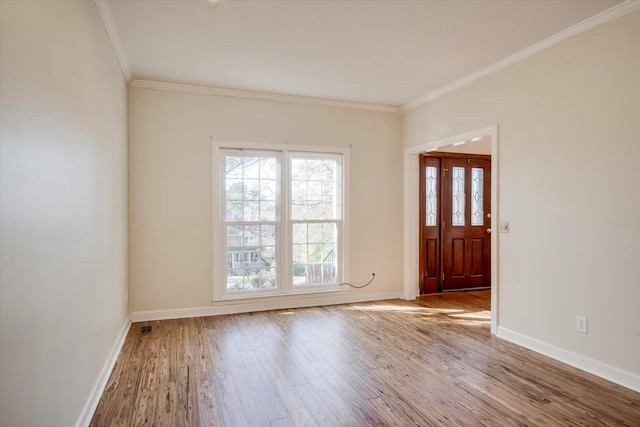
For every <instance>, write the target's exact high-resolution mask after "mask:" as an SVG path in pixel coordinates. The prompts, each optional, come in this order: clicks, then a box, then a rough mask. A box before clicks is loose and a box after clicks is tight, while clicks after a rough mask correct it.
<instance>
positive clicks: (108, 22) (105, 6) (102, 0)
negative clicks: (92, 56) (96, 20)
mask: <svg viewBox="0 0 640 427" xmlns="http://www.w3.org/2000/svg"><path fill="white" fill-rule="evenodd" d="M94 2H95V4H96V7H97V8H98V13H99V14H100V18H102V23H103V24H104V29H105V30H106V31H107V36H108V37H109V40H110V41H111V46H112V47H113V51H114V52H115V54H116V58H117V59H118V63H119V64H120V69H121V70H122V75H124V78H125V80H126V81H127V83H129V82H131V80H132V79H133V76H132V75H131V69H130V68H129V61H127V56H126V55H125V53H124V47H122V40H121V39H120V33H119V32H118V27H116V24H115V22H114V20H113V15H112V14H111V7H110V6H109V2H108V1H107V0H94Z"/></svg>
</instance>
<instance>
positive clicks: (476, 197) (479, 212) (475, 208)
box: [471, 168, 484, 225]
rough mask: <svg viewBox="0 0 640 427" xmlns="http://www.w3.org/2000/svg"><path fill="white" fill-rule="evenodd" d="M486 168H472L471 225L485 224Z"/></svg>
mask: <svg viewBox="0 0 640 427" xmlns="http://www.w3.org/2000/svg"><path fill="white" fill-rule="evenodd" d="M483 192H484V169H482V168H471V225H484V194H483Z"/></svg>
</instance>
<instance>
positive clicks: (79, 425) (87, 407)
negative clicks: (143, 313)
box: [75, 317, 131, 427]
mask: <svg viewBox="0 0 640 427" xmlns="http://www.w3.org/2000/svg"><path fill="white" fill-rule="evenodd" d="M130 327H131V319H129V317H127V319H126V320H125V322H124V325H122V329H120V333H119V334H118V337H117V338H116V342H115V343H114V344H113V347H112V348H111V352H110V353H109V357H107V360H106V361H105V363H104V366H103V367H102V371H100V375H99V376H98V378H97V380H96V382H95V384H94V385H93V389H92V390H91V393H90V394H89V398H88V399H87V402H86V403H85V404H84V407H83V408H82V412H81V413H80V417H78V421H76V424H75V426H76V427H87V426H88V425H89V423H91V418H93V413H94V412H95V411H96V408H97V407H98V403H99V402H100V398H101V397H102V393H103V392H104V389H105V387H106V386H107V381H109V377H110V376H111V371H113V367H114V366H115V364H116V360H118V356H119V355H120V350H122V346H123V344H124V340H125V339H126V338H127V334H128V333H129V328H130Z"/></svg>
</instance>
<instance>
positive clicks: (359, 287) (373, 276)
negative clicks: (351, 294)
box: [338, 273, 376, 289]
mask: <svg viewBox="0 0 640 427" xmlns="http://www.w3.org/2000/svg"><path fill="white" fill-rule="evenodd" d="M375 278H376V273H371V279H369V281H368V282H367V283H365V284H364V285H362V286H356V285H352V284H351V283H347V282H344V283H340V284H339V285H338V286H342V285H347V286H351V287H352V288H356V289H361V288H364V287H365V286H369V285H370V284H371V282H373V279H375Z"/></svg>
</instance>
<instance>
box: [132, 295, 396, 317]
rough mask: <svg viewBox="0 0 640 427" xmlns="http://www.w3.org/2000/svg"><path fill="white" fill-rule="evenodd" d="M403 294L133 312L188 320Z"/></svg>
mask: <svg viewBox="0 0 640 427" xmlns="http://www.w3.org/2000/svg"><path fill="white" fill-rule="evenodd" d="M400 296H401V295H400V292H373V293H367V294H351V295H328V296H319V297H313V298H311V297H309V296H299V295H297V296H296V298H283V299H280V300H269V301H252V302H248V303H238V301H237V300H236V301H229V302H228V303H227V304H224V303H221V302H217V303H216V305H214V306H206V307H190V308H174V309H168V310H150V311H135V312H133V313H131V321H132V322H148V321H153V320H167V319H184V318H189V317H203V316H218V315H221V314H238V313H251V312H255V311H269V310H281V309H289V308H302V307H318V306H323V305H337V304H350V303H356V302H366V301H379V300H387V299H398V298H400Z"/></svg>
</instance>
